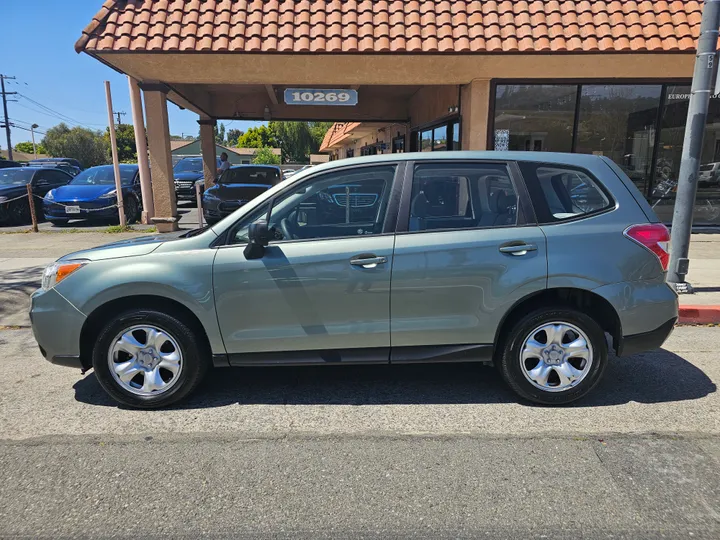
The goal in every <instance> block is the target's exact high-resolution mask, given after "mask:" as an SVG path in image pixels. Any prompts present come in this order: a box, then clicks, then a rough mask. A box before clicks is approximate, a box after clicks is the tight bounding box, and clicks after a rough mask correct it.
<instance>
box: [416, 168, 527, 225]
mask: <svg viewBox="0 0 720 540" xmlns="http://www.w3.org/2000/svg"><path fill="white" fill-rule="evenodd" d="M517 200H518V199H517V192H516V191H515V187H514V186H513V183H512V181H511V179H510V176H509V174H508V170H507V167H506V166H505V165H499V164H491V163H478V164H462V163H457V164H454V163H453V164H428V165H417V166H416V167H415V174H414V176H413V184H412V195H411V197H410V222H409V224H408V230H410V231H431V230H448V229H449V230H453V229H474V228H480V227H507V226H513V225H515V224H516V223H517Z"/></svg>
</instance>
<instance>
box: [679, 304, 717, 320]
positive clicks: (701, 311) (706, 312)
mask: <svg viewBox="0 0 720 540" xmlns="http://www.w3.org/2000/svg"><path fill="white" fill-rule="evenodd" d="M678 324H720V306H680V310H679V317H678Z"/></svg>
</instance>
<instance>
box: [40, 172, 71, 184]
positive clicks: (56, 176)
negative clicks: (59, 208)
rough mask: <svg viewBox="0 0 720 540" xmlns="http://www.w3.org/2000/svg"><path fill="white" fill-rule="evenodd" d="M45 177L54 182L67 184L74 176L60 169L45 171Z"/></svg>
mask: <svg viewBox="0 0 720 540" xmlns="http://www.w3.org/2000/svg"><path fill="white" fill-rule="evenodd" d="M45 178H46V179H47V180H48V181H50V182H51V183H53V184H67V183H68V182H69V181H70V180H72V178H71V177H70V176H69V175H67V174H65V173H63V172H60V171H45Z"/></svg>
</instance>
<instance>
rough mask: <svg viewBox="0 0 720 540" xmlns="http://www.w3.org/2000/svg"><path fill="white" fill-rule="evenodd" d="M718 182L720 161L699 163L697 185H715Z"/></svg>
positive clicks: (719, 178)
mask: <svg viewBox="0 0 720 540" xmlns="http://www.w3.org/2000/svg"><path fill="white" fill-rule="evenodd" d="M719 184H720V163H717V162H715V163H704V164H702V165H700V172H699V173H698V185H699V186H700V187H710V186H717V185H719Z"/></svg>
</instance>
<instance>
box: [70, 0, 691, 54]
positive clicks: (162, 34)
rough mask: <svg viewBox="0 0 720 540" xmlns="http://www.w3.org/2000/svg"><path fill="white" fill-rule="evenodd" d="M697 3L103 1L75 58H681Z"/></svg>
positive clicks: (669, 0) (668, 0)
mask: <svg viewBox="0 0 720 540" xmlns="http://www.w3.org/2000/svg"><path fill="white" fill-rule="evenodd" d="M701 14H702V2H701V1H698V0H452V1H450V0H107V1H106V2H105V3H104V4H103V6H102V8H101V9H100V11H99V12H98V13H97V15H95V17H94V18H93V20H92V21H91V22H90V24H89V25H88V26H87V27H86V28H85V30H84V31H83V34H82V36H81V37H80V39H79V40H78V41H77V43H76V44H75V49H76V50H77V51H78V52H81V51H96V52H104V51H181V52H183V51H187V52H189V51H217V52H268V53H289V52H318V53H358V52H359V53H387V52H393V53H496V52H590V51H610V52H618V51H630V52H632V51H658V52H662V51H691V50H693V48H694V47H695V40H696V39H697V37H698V34H699V31H700V19H701Z"/></svg>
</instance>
